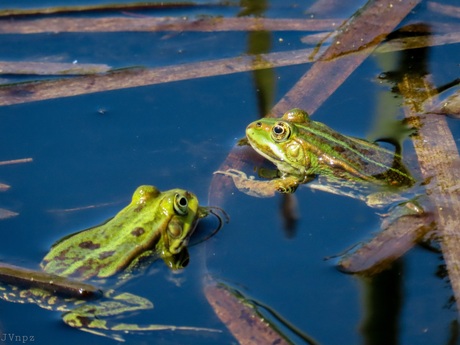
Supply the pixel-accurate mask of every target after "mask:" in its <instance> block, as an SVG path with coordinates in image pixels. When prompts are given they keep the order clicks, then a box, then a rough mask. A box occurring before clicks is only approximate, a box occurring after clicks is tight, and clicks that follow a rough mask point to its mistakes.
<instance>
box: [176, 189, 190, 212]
mask: <svg viewBox="0 0 460 345" xmlns="http://www.w3.org/2000/svg"><path fill="white" fill-rule="evenodd" d="M174 211H176V213H177V214H178V215H180V216H185V215H186V214H187V212H188V200H187V198H186V197H185V196H183V195H180V194H176V196H175V197H174Z"/></svg>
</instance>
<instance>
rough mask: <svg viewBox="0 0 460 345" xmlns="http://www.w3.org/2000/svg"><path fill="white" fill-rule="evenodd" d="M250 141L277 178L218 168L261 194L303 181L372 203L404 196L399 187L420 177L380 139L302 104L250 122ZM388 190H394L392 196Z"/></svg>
mask: <svg viewBox="0 0 460 345" xmlns="http://www.w3.org/2000/svg"><path fill="white" fill-rule="evenodd" d="M246 137H247V141H248V143H249V144H250V145H251V146H252V147H253V148H254V150H255V151H256V152H258V153H259V154H260V155H262V156H263V157H265V158H266V159H268V160H269V161H270V162H272V163H273V164H275V165H276V167H277V171H276V172H275V178H272V179H271V180H268V181H259V180H254V179H253V178H248V177H247V175H246V174H245V173H244V172H242V171H238V170H235V169H229V170H227V171H216V172H215V173H217V174H223V175H227V176H230V177H232V179H233V181H234V183H235V185H236V186H237V188H238V189H239V190H241V191H243V192H245V193H246V194H249V195H252V196H258V197H268V196H273V195H274V194H275V192H280V193H293V192H294V191H295V190H296V189H297V187H298V186H299V185H301V184H305V183H309V186H310V187H312V188H316V189H322V190H326V191H329V192H332V193H336V194H342V195H348V196H351V197H354V198H358V199H362V200H364V201H366V202H367V203H368V204H369V205H372V206H378V205H382V204H385V203H388V200H384V199H386V198H387V197H388V198H389V199H390V200H399V199H400V197H399V196H397V195H396V194H397V193H388V191H390V192H398V191H400V190H403V189H408V188H409V187H411V186H412V185H414V183H415V179H414V178H413V177H412V175H411V174H410V172H409V171H408V169H407V168H406V167H405V166H404V165H403V163H402V160H401V155H400V154H399V153H395V152H393V151H391V150H388V149H386V148H383V147H380V146H379V145H377V144H376V143H372V142H369V141H366V140H362V139H357V138H353V137H349V136H345V135H342V134H340V133H338V132H336V131H334V130H333V129H331V128H330V127H328V126H326V125H325V124H323V123H321V122H317V121H313V120H311V119H310V117H309V116H308V114H307V113H306V112H305V111H303V110H301V109H292V110H290V111H288V112H286V113H285V114H284V115H283V117H282V118H281V119H278V118H263V119H260V120H257V121H254V122H252V123H251V124H249V126H248V127H247V128H246ZM389 194H392V196H391V197H390V196H389Z"/></svg>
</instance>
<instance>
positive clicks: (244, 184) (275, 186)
mask: <svg viewBox="0 0 460 345" xmlns="http://www.w3.org/2000/svg"><path fill="white" fill-rule="evenodd" d="M214 174H220V175H225V176H229V177H231V178H232V180H233V183H234V184H235V186H236V188H238V190H239V191H241V192H243V193H244V194H247V195H250V196H255V197H258V198H267V197H272V196H274V195H275V193H276V192H279V193H293V192H294V191H295V190H296V189H297V187H298V185H299V179H298V178H297V177H295V176H287V177H283V178H275V179H273V180H269V181H260V180H255V179H254V177H252V176H251V177H248V176H247V175H246V174H245V173H244V172H242V171H240V170H236V169H228V170H226V171H222V170H218V171H215V172H214Z"/></svg>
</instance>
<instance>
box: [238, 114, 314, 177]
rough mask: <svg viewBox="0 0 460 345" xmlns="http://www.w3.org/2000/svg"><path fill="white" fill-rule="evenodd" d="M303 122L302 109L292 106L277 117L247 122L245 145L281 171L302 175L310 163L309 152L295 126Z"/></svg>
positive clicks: (305, 117) (306, 118) (307, 119)
mask: <svg viewBox="0 0 460 345" xmlns="http://www.w3.org/2000/svg"><path fill="white" fill-rule="evenodd" d="M307 121H309V117H308V114H307V113H306V112H304V111H302V110H300V109H293V110H291V111H288V112H287V113H285V114H284V116H283V117H282V118H281V119H277V118H263V119H260V120H257V121H254V122H252V123H250V124H249V126H248V127H247V128H246V137H247V139H248V142H249V144H250V145H251V146H252V147H253V148H254V149H255V150H256V151H257V152H258V153H259V154H261V155H262V156H264V157H265V158H267V159H268V160H269V161H271V162H272V163H273V164H275V165H276V166H277V168H278V169H279V171H280V172H281V173H282V174H289V175H302V174H303V173H304V171H305V170H306V169H307V168H308V167H309V166H310V164H311V163H310V159H311V154H310V153H309V152H308V147H307V145H306V144H305V142H304V141H303V140H302V138H301V137H300V136H299V135H298V128H297V126H298V124H301V123H305V122H307Z"/></svg>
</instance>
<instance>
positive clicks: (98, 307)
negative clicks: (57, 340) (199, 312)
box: [62, 291, 217, 341]
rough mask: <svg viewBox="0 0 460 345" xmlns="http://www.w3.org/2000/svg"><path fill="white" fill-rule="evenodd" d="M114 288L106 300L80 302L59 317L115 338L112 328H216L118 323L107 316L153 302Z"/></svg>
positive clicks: (155, 329)
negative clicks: (118, 292) (114, 292)
mask: <svg viewBox="0 0 460 345" xmlns="http://www.w3.org/2000/svg"><path fill="white" fill-rule="evenodd" d="M112 293H113V291H109V292H108V293H107V294H106V297H109V298H108V299H106V300H103V301H100V302H94V303H87V302H83V303H82V304H81V305H80V306H77V307H76V308H75V309H73V310H71V311H68V312H66V313H65V314H64V315H63V316H62V319H63V321H64V322H65V323H66V324H67V325H69V326H71V327H74V328H78V329H80V330H82V331H85V332H89V333H92V334H96V335H100V336H105V337H109V338H112V339H115V340H118V341H123V340H124V339H123V337H122V336H121V335H120V334H117V333H113V332H114V331H118V332H123V333H129V332H145V331H158V330H187V331H189V330H192V331H209V332H216V331H217V330H214V329H209V328H199V327H184V326H174V325H156V324H150V325H138V324H129V323H117V322H113V321H111V320H109V319H107V320H106V319H105V318H109V317H111V316H118V315H121V314H124V313H126V312H130V311H138V310H143V309H151V308H153V304H152V302H150V301H149V300H147V299H145V298H143V297H140V296H137V295H133V294H130V293H127V292H125V293H121V294H118V295H115V296H111V294H112Z"/></svg>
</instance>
